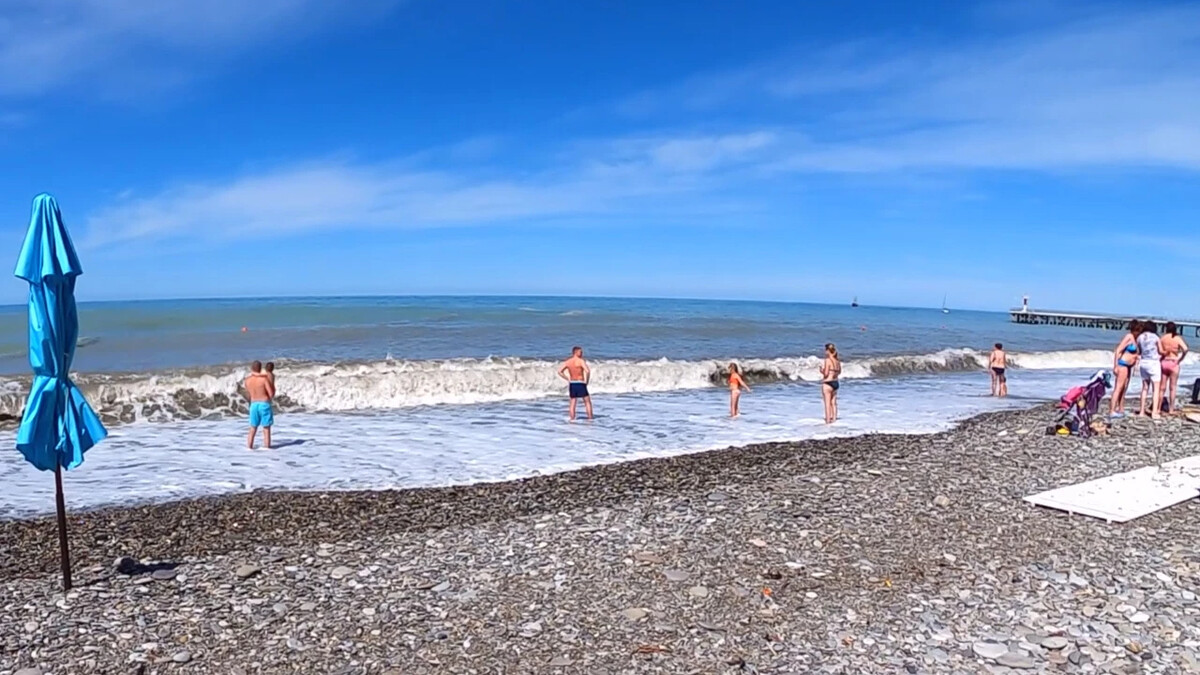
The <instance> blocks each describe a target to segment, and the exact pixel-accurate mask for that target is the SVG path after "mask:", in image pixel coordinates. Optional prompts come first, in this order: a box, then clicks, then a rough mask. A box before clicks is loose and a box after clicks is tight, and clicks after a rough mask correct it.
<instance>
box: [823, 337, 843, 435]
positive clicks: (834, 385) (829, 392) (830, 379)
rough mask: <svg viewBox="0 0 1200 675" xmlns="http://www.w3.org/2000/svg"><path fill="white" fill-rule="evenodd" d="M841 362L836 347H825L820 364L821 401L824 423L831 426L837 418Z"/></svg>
mask: <svg viewBox="0 0 1200 675" xmlns="http://www.w3.org/2000/svg"><path fill="white" fill-rule="evenodd" d="M841 375H842V362H841V359H839V358H838V350H837V346H835V345H834V344H833V343H832V342H830V343H829V344H827V345H825V361H824V362H822V363H821V399H822V400H823V401H824V403H825V423H826V424H833V423H834V422H836V421H837V417H838V400H837V395H838V389H840V388H841V386H842V385H841V383H840V382H838V378H839V377H841Z"/></svg>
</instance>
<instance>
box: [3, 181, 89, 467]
mask: <svg viewBox="0 0 1200 675" xmlns="http://www.w3.org/2000/svg"><path fill="white" fill-rule="evenodd" d="M15 274H16V276H18V277H20V278H21V279H24V280H25V281H28V282H29V365H30V366H31V367H32V368H33V383H32V385H31V386H30V390H29V399H28V400H27V401H26V403H25V412H24V414H23V415H22V418H21V427H20V428H19V429H18V430H17V449H18V450H20V451H21V453H22V454H23V455H25V459H26V460H28V461H29V463H31V464H33V465H34V466H35V467H37V468H38V469H41V470H43V471H53V470H55V469H57V468H59V467H61V468H64V469H73V468H75V467H77V466H79V465H80V464H82V463H83V454H84V453H85V452H87V451H88V450H89V449H91V448H92V446H94V445H95V444H96V443H98V442H100V441H101V440H103V439H104V437H105V436H106V435H107V433H108V432H107V431H105V429H104V425H103V424H101V423H100V418H99V417H97V416H96V413H95V412H94V411H93V410H92V407H91V406H90V405H88V402H87V400H85V399H84V397H83V392H81V391H79V388H78V387H76V386H75V384H74V383H73V382H71V379H70V377H69V373H70V370H71V362H72V360H73V359H74V358H75V342H76V339H77V338H78V337H79V317H78V314H77V313H76V309H75V280H76V279H77V278H78V277H79V275H81V274H83V267H81V266H80V264H79V257H78V256H77V255H76V253H75V246H74V245H73V244H72V243H71V235H70V234H69V233H68V232H67V228H66V226H65V225H63V220H62V214H61V213H60V212H59V210H58V203H57V202H56V201H55V199H54V197H51V196H50V195H48V194H40V195H38V196H37V197H35V198H34V200H33V214H32V216H31V217H30V219H29V231H28V232H26V234H25V243H24V245H23V246H22V247H21V254H20V256H19V257H18V258H17V269H16V272H15Z"/></svg>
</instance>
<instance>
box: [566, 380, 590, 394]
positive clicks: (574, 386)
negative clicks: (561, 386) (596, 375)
mask: <svg viewBox="0 0 1200 675" xmlns="http://www.w3.org/2000/svg"><path fill="white" fill-rule="evenodd" d="M570 390H571V398H587V397H588V396H589V394H588V390H587V382H572V383H571V385H570Z"/></svg>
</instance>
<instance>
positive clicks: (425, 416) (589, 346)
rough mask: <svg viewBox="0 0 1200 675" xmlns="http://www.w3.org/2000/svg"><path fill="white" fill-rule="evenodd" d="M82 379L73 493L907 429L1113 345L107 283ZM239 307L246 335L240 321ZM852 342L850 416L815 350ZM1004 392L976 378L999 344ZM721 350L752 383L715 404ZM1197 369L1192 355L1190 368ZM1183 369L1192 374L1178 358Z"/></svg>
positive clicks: (675, 313) (789, 311)
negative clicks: (172, 293) (264, 412)
mask: <svg viewBox="0 0 1200 675" xmlns="http://www.w3.org/2000/svg"><path fill="white" fill-rule="evenodd" d="M24 312H25V310H24V308H23V307H17V308H3V309H0V413H3V414H7V415H9V416H15V415H19V413H20V410H21V406H22V404H23V401H24V395H25V392H26V390H27V386H28V376H27V375H26V373H27V372H28V365H27V364H26V362H25V339H26V338H25V313H24ZM80 322H81V331H80V335H81V336H82V340H81V342H82V347H81V348H80V350H79V352H78V355H77V359H76V363H75V366H76V368H75V371H76V373H75V378H76V381H77V382H78V383H79V384H80V386H81V387H82V388H83V390H84V391H85V392H86V393H87V395H88V397H89V400H91V402H92V403H93V406H94V407H96V408H97V409H98V410H99V411H100V412H101V414H102V416H104V418H105V420H106V421H107V423H108V424H109V425H110V428H111V429H112V431H113V434H112V437H111V438H110V439H109V440H108V441H106V442H105V443H103V444H101V445H100V446H98V447H97V448H96V449H95V450H94V451H92V452H91V453H89V455H88V457H87V461H86V462H85V464H84V466H83V467H81V468H80V469H79V470H77V471H73V472H71V475H70V476H69V484H71V486H72V487H71V489H69V490H68V494H69V495H70V498H71V499H72V501H73V504H74V505H75V506H97V505H103V504H111V503H121V502H127V501H133V500H158V499H168V498H177V497H182V496H188V495H197V494H210V493H219V492H228V491H238V490H246V489H255V488H294V489H325V488H355V487H370V488H381V487H407V486H419V485H442V484H450V483H463V482H473V481H481V480H500V479H505V478H512V477H519V476H526V475H531V474H535V473H540V472H546V471H556V470H563V469H569V468H572V467H578V466H584V465H587V464H593V463H598V462H609V461H622V460H625V459H631V458H636V457H647V456H662V455H670V454H679V453H684V452H697V451H702V450H706V449H710V448H714V447H724V446H728V445H739V444H745V443H750V442H761V441H772V440H791V439H801V438H817V437H826V436H839V435H854V434H862V433H869V432H873V431H886V432H897V433H921V432H929V431H935V430H938V429H944V428H946V427H947V426H948V425H950V424H952V423H953V422H954V421H956V420H959V419H962V418H964V417H966V416H969V415H972V414H976V413H979V412H984V411H987V410H996V409H1002V408H1005V407H1012V406H1019V405H1029V404H1031V403H1033V402H1036V401H1039V400H1045V399H1049V398H1054V397H1057V396H1058V395H1059V394H1060V393H1062V391H1063V390H1065V389H1066V388H1067V387H1069V386H1070V385H1072V384H1075V383H1077V382H1079V381H1081V380H1083V379H1086V378H1087V376H1088V375H1090V373H1091V372H1094V370H1095V369H1097V368H1102V367H1105V366H1106V364H1107V363H1108V362H1109V360H1110V357H1109V349H1110V348H1111V346H1112V344H1113V342H1114V341H1115V340H1116V339H1117V338H1118V337H1119V336H1118V335H1116V334H1114V333H1106V332H1103V331H1092V330H1083V329H1065V328H1053V327H1039V326H1023V325H1015V324H1012V323H1010V322H1009V321H1008V316H1007V314H1005V313H987V312H965V311H954V310H953V308H951V312H950V313H949V314H943V313H942V312H941V311H940V310H939V309H898V308H880V307H859V308H851V307H850V306H849V305H848V304H847V305H844V306H829V305H811V304H795V303H766V302H723V301H693V300H648V299H604V298H523V297H420V298H411V297H410V298H403V297H402V298H322V299H274V300H202V301H180V302H145V303H100V304H84V305H82V306H81V308H80ZM243 327H245V329H246V330H245V331H243V330H242V328H243ZM830 341H832V342H835V343H837V344H838V347H839V349H840V351H841V353H842V356H843V359H844V363H845V369H844V372H843V377H844V380H845V382H844V385H843V387H842V392H841V397H842V403H841V409H842V414H843V419H842V420H841V421H840V422H839V423H838V424H835V425H833V426H832V427H827V426H826V425H824V424H823V423H822V421H821V408H820V395H819V387H818V386H817V385H816V384H815V382H816V380H817V379H818V373H817V368H818V365H819V363H820V353H821V350H822V347H823V345H824V344H825V343H826V342H830ZM997 341H999V342H1003V343H1004V344H1005V347H1006V348H1007V349H1008V351H1009V354H1010V367H1011V376H1010V391H1011V392H1012V394H1013V396H1012V398H1011V399H1009V400H1005V401H1000V400H996V399H992V398H991V397H989V396H987V395H986V394H987V389H988V379H987V376H986V374H985V372H984V370H983V365H984V363H985V359H986V355H987V351H988V350H989V349H990V347H991V345H992V343H994V342H997ZM576 344H578V345H581V346H583V347H584V348H585V351H586V355H587V357H588V358H589V359H590V360H591V361H592V365H593V369H594V376H593V381H592V386H591V388H592V393H593V395H594V396H593V397H594V401H595V404H596V409H597V412H598V415H599V417H598V418H597V420H596V421H595V422H592V423H576V424H568V423H567V422H566V421H565V419H564V417H565V393H566V386H565V383H564V382H562V381H561V380H560V379H559V378H557V377H556V376H555V369H556V365H557V363H558V362H559V361H560V360H561V359H562V358H564V357H565V356H566V355H567V354H568V353H569V351H570V348H571V346H572V345H576ZM252 359H260V360H264V361H265V360H275V361H277V362H279V369H278V381H279V391H280V397H279V399H278V401H277V410H278V413H277V428H276V438H277V439H278V440H280V441H283V443H284V444H283V446H282V447H280V448H278V449H276V450H273V451H270V452H266V451H258V452H254V453H250V452H248V451H246V450H245V448H244V433H245V429H246V423H245V421H244V417H243V415H244V410H245V404H244V399H243V398H242V396H241V393H240V391H239V383H240V382H241V380H242V378H244V377H245V374H246V365H247V364H248V362H249V361H250V360H252ZM731 360H736V361H738V362H739V363H741V364H742V366H743V368H745V369H746V370H747V371H748V373H749V374H750V378H749V379H750V381H751V383H752V385H753V386H754V392H753V393H751V394H749V395H747V396H746V397H745V398H744V399H743V416H742V418H740V419H738V420H729V419H727V418H726V410H727V399H728V393H727V390H726V389H725V388H724V387H723V385H722V382H723V380H722V369H723V367H724V366H725V365H726V364H727V363H728V362H729V361H731ZM1189 367H1190V366H1189ZM1185 376H1186V374H1185ZM47 485H48V484H47V483H46V480H45V476H43V475H40V474H39V473H38V472H36V471H34V470H33V469H32V468H31V467H29V466H28V465H27V464H25V463H24V462H23V461H21V460H20V457H19V455H18V454H17V453H16V452H15V451H11V452H9V453H5V454H0V517H2V516H5V515H7V516H20V515H25V514H30V513H38V512H42V511H45V510H47V509H49V508H52V501H51V500H49V499H47V498H46V492H45V488H46V486H47Z"/></svg>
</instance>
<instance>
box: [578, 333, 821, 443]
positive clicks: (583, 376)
mask: <svg viewBox="0 0 1200 675" xmlns="http://www.w3.org/2000/svg"><path fill="white" fill-rule="evenodd" d="M728 372H729V374H728V378H729V416H730V417H737V416H738V415H740V414H741V407H740V405H741V398H742V392H743V391H745V392H747V393H748V392H749V391H750V385H748V384H746V380H745V378H743V377H742V369H741V367H740V366H738V364H737V363H730V364H729V369H728ZM558 376H559V377H561V378H562V379H564V380H566V381H567V387H568V395H569V396H570V400H571V403H570V407H569V409H568V411H567V415H568V418H569V419H571V420H574V419H575V414H576V412H575V411H576V408H577V403H578V402H579V401H580V400H582V401H583V405H584V408H585V409H586V410H587V416H588V419H592V397H591V395H590V394H589V392H588V384H589V383H590V381H591V378H592V369H591V367H590V366H588V363H587V361H586V360H584V358H583V347H573V348H572V349H571V356H570V358H568V359H567V360H566V361H563V363H562V365H561V366H560V367H559V369H558ZM841 376H842V361H841V358H840V357H839V356H838V350H837V345H835V344H833V343H832V342H830V343H829V344H827V345H825V358H824V360H823V361H822V362H821V400H822V401H823V402H824V404H825V423H826V424H833V423H834V422H836V421H837V417H838V389H839V388H841V382H840V379H841Z"/></svg>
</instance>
